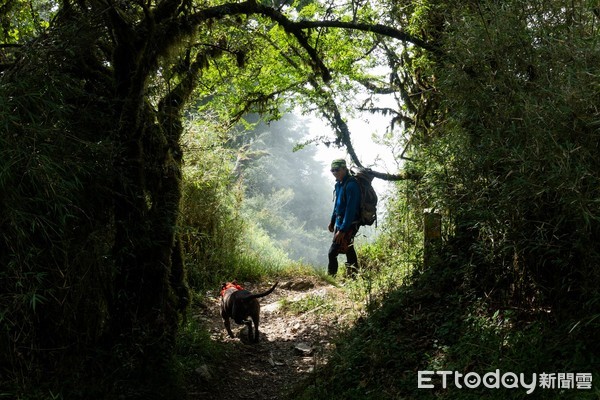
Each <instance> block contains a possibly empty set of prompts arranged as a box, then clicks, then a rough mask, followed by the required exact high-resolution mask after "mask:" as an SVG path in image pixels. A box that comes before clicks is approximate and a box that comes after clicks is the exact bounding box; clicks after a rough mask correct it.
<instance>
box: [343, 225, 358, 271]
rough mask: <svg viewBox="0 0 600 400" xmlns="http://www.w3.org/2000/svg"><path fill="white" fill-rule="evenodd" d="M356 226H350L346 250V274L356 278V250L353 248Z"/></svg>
mask: <svg viewBox="0 0 600 400" xmlns="http://www.w3.org/2000/svg"><path fill="white" fill-rule="evenodd" d="M358 228H359V227H358V226H356V225H355V226H353V227H352V236H351V237H350V246H348V250H347V251H346V274H347V275H348V276H349V277H351V278H356V274H357V273H358V256H357V255H356V250H354V237H355V236H356V233H357V232H358Z"/></svg>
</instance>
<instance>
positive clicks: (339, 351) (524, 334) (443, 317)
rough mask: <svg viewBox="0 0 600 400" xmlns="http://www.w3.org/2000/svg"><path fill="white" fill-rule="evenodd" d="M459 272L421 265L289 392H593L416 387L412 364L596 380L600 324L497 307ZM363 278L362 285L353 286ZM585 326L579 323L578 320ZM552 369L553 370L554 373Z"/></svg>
mask: <svg viewBox="0 0 600 400" xmlns="http://www.w3.org/2000/svg"><path fill="white" fill-rule="evenodd" d="M461 283H462V277H461V273H460V271H459V270H452V271H446V272H444V273H441V272H440V271H439V270H429V271H418V272H417V273H415V274H414V275H413V276H412V280H411V281H410V282H406V284H405V285H403V286H400V287H398V288H396V290H393V291H391V292H389V293H388V294H387V295H386V296H383V297H381V298H380V299H379V301H377V302H376V303H373V304H372V305H371V307H370V309H369V311H368V313H367V314H366V315H365V317H364V318H362V319H360V320H359V322H358V323H357V324H356V325H355V326H354V327H351V328H350V329H348V330H347V331H346V332H345V333H344V334H343V335H342V336H341V337H340V338H339V340H338V341H337V345H336V350H335V351H334V353H333V354H332V357H331V359H330V362H329V363H328V364H327V365H325V366H323V367H321V368H320V369H319V370H317V371H316V373H315V375H314V376H313V377H311V378H310V379H309V380H307V381H306V382H303V383H301V384H300V385H299V386H298V388H297V389H296V390H294V391H293V392H292V393H291V395H290V398H293V399H311V400H318V399H360V400H368V399H411V400H412V399H417V400H418V399H443V400H445V399H448V400H451V399H452V400H454V399H458V400H471V399H473V400H475V399H482V398H485V399H492V400H495V399H497V400H501V399H524V398H527V399H584V400H586V399H590V400H591V399H597V398H599V394H600V389H599V388H598V386H600V385H598V384H595V386H594V387H593V388H592V390H577V389H570V390H567V389H562V390H559V389H555V390H551V389H541V388H537V389H535V390H534V391H533V392H531V394H527V390H526V389H525V388H523V387H520V388H511V389H500V388H499V389H489V388H485V387H483V386H481V385H480V387H478V388H474V389H467V388H466V387H465V386H464V385H463V388H462V389H460V388H458V387H457V386H456V385H455V384H454V380H449V381H448V385H447V387H446V388H443V387H442V383H441V379H440V376H439V375H435V376H434V379H433V380H432V383H434V386H435V387H434V388H433V389H424V388H419V387H418V381H417V379H418V371H456V372H459V373H462V374H467V373H469V372H474V373H478V374H480V376H483V375H484V374H486V373H488V372H494V371H496V370H499V371H501V373H502V374H504V373H506V372H514V373H516V374H520V373H523V374H524V376H525V377H527V381H530V380H531V377H532V374H533V373H537V374H538V375H539V374H541V373H544V372H546V373H555V374H558V373H591V374H593V382H598V379H600V376H599V374H598V370H599V366H600V357H599V355H600V352H599V346H598V343H597V341H596V340H595V339H593V337H594V332H597V329H598V325H597V324H596V325H595V326H591V325H589V324H588V326H586V327H585V329H583V328H582V329H579V326H577V328H576V329H575V330H574V329H573V326H574V322H575V321H567V320H564V321H557V320H556V319H555V318H554V316H553V315H552V314H549V313H548V312H545V311H534V310H528V311H527V312H517V311H515V310H512V309H510V308H505V309H503V308H498V307H497V305H496V307H494V306H493V305H492V304H490V303H489V302H488V301H487V299H486V298H481V297H478V296H476V295H475V294H474V293H472V292H470V291H469V290H468V289H467V288H465V287H463V286H461ZM356 284H357V285H359V283H358V282H357V283H356ZM580 325H581V324H580ZM555 376H557V375H555Z"/></svg>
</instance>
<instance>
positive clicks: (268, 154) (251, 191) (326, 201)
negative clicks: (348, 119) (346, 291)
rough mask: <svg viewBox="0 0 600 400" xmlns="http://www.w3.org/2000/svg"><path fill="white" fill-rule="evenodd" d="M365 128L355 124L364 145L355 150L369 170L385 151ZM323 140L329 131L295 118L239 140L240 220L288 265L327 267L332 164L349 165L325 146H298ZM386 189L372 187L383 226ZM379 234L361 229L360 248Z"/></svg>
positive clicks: (314, 122)
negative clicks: (251, 225)
mask: <svg viewBox="0 0 600 400" xmlns="http://www.w3.org/2000/svg"><path fill="white" fill-rule="evenodd" d="M365 123H366V124H367V125H368V122H365V121H355V122H354V124H355V125H354V126H355V129H356V128H357V129H361V130H362V132H363V133H364V134H363V135H357V136H360V137H362V139H363V143H359V145H358V146H357V148H358V149H359V151H360V156H364V157H365V160H367V161H366V162H365V164H366V165H373V164H375V163H378V165H380V164H381V163H382V158H381V157H382V156H381V155H380V152H381V149H382V148H385V146H383V145H382V144H381V143H376V142H375V141H374V140H373V138H372V137H371V133H369V129H373V126H371V128H365V127H363V128H361V127H360V124H363V125H364V124H365ZM357 124H358V125H357ZM328 130H329V132H327V131H328ZM367 133H368V134H367ZM323 134H330V129H329V128H328V127H327V126H326V125H324V124H323V123H321V122H320V121H319V120H316V119H315V118H308V117H301V116H298V115H296V114H292V113H289V114H285V115H283V117H282V118H281V119H279V120H277V121H272V122H269V123H265V122H258V123H257V125H256V127H255V129H253V130H251V131H246V132H244V133H243V134H242V135H241V136H238V138H237V142H238V143H237V145H238V146H239V148H240V149H241V150H240V152H239V153H238V156H237V161H236V166H235V173H236V175H237V177H238V179H239V181H240V182H241V183H242V185H243V187H244V201H243V202H242V210H241V212H242V214H243V215H244V216H245V217H247V218H249V219H251V220H253V221H255V222H256V224H257V227H258V228H259V229H261V230H262V231H264V233H266V234H267V235H268V236H269V238H270V239H271V241H272V244H273V245H274V246H275V247H276V248H278V249H280V250H282V251H283V252H285V253H286V254H287V255H288V257H289V258H290V259H292V260H295V261H301V262H303V263H306V264H311V265H313V266H315V267H323V266H325V265H326V263H327V251H328V249H329V245H330V242H331V233H329V231H328V230H327V225H328V224H329V219H330V217H331V212H332V209H333V187H334V183H335V180H334V178H333V176H332V175H331V173H330V172H329V168H330V162H331V160H332V159H334V158H345V159H346V160H347V161H350V160H349V157H347V154H346V153H345V151H343V149H337V148H333V147H327V146H325V145H322V144H319V145H317V144H308V145H306V146H302V145H300V146H299V144H302V143H305V142H306V141H307V140H310V139H312V138H314V137H315V136H319V135H323ZM365 138H366V139H367V140H366V141H365V140H364V139H365ZM388 153H389V150H388ZM388 157H389V155H388ZM388 185H389V184H388V183H387V182H381V181H378V180H375V181H374V186H375V189H376V190H377V194H378V196H379V198H380V200H379V204H378V216H379V219H380V220H381V219H382V218H383V216H384V214H385V206H384V205H385V198H386V192H387V190H388ZM376 234H377V228H376V227H374V226H373V227H361V230H360V232H359V235H358V236H357V239H356V242H357V245H360V244H361V243H364V242H366V241H370V240H373V239H374V238H375V236H376Z"/></svg>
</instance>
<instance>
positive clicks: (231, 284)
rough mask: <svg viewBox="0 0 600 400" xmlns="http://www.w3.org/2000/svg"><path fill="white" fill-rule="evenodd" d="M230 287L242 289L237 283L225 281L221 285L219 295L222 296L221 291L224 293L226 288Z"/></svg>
mask: <svg viewBox="0 0 600 400" xmlns="http://www.w3.org/2000/svg"><path fill="white" fill-rule="evenodd" d="M232 288H233V289H237V290H244V288H243V287H241V286H240V285H238V284H237V283H232V282H227V284H226V285H225V286H223V289H221V296H223V293H225V292H226V291H227V290H229V289H232Z"/></svg>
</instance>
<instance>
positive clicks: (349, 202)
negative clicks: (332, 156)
mask: <svg viewBox="0 0 600 400" xmlns="http://www.w3.org/2000/svg"><path fill="white" fill-rule="evenodd" d="M331 173H332V174H333V176H334V177H335V180H336V183H335V203H334V207H333V214H332V215H331V222H330V223H329V232H332V233H333V242H332V243H331V247H330V248H329V264H328V265H327V272H328V273H329V275H331V276H335V274H336V273H337V271H338V261H337V256H338V255H339V254H340V253H341V254H346V261H347V262H346V271H347V273H348V275H349V276H351V277H354V276H355V275H356V273H357V272H358V260H357V257H356V251H355V250H354V236H355V235H356V233H357V232H358V228H359V224H358V219H359V211H360V188H359V186H358V182H357V181H356V179H354V178H353V177H351V176H350V173H349V171H348V168H347V167H346V160H344V159H337V160H333V162H332V163H331Z"/></svg>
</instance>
